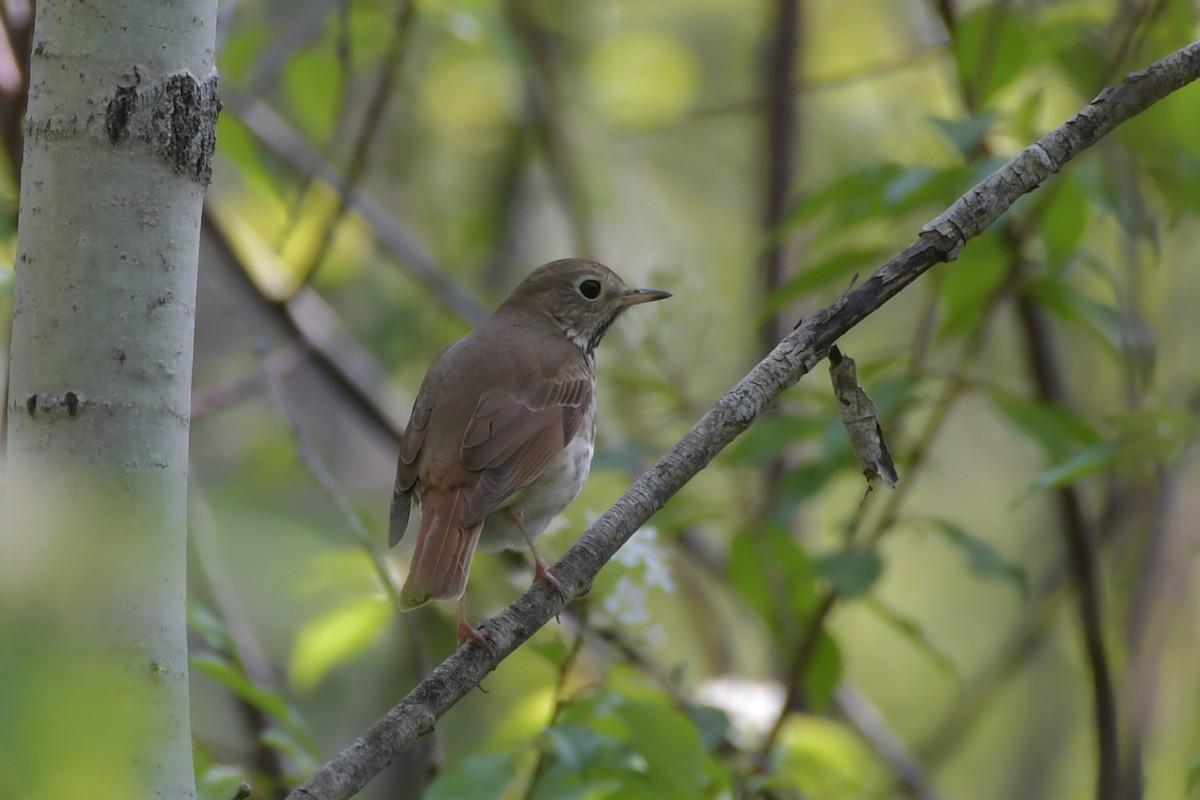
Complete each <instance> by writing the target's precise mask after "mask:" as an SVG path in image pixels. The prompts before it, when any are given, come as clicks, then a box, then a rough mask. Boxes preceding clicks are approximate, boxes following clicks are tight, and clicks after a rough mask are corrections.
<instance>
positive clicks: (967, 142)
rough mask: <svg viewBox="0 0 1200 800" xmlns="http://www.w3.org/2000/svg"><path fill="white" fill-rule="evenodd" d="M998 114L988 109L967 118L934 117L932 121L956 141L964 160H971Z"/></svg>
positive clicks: (956, 147)
mask: <svg viewBox="0 0 1200 800" xmlns="http://www.w3.org/2000/svg"><path fill="white" fill-rule="evenodd" d="M996 116H997V115H996V112H995V111H987V112H985V113H983V114H977V115H975V116H973V117H967V118H966V119H959V120H951V119H943V118H941V117H932V118H931V120H930V121H931V122H933V124H934V126H935V127H937V128H938V129H939V130H941V132H942V133H944V134H946V138H948V139H949V140H950V141H951V142H953V143H954V147H955V149H956V150H958V152H959V154H960V155H961V156H962V157H963V160H965V161H970V160H972V159H973V158H974V156H975V154H976V152H977V150H978V148H979V145H980V143H981V142H982V141H983V138H984V137H985V136H987V134H988V131H989V130H991V127H992V125H994V124H995V122H996Z"/></svg>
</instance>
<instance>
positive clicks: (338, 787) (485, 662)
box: [291, 42, 1200, 800]
mask: <svg viewBox="0 0 1200 800" xmlns="http://www.w3.org/2000/svg"><path fill="white" fill-rule="evenodd" d="M1197 77H1200V42H1194V43H1192V44H1191V45H1189V46H1187V47H1185V48H1183V49H1182V50H1180V51H1178V52H1176V53H1174V54H1172V55H1170V56H1168V57H1167V58H1165V59H1163V60H1162V61H1159V62H1157V63H1155V64H1153V65H1152V66H1150V67H1149V68H1147V69H1145V70H1143V71H1141V72H1137V73H1133V74H1131V75H1129V76H1127V77H1126V78H1125V80H1123V81H1122V82H1121V83H1120V84H1117V85H1115V86H1112V87H1109V88H1108V89H1105V90H1104V91H1103V92H1101V93H1100V95H1099V96H1097V97H1096V99H1095V100H1093V101H1092V102H1091V103H1090V104H1089V105H1088V106H1086V107H1085V108H1084V109H1083V110H1082V111H1080V112H1079V113H1078V114H1076V115H1075V116H1074V117H1073V118H1072V119H1070V120H1069V121H1068V122H1067V123H1066V124H1064V125H1063V126H1062V127H1060V128H1058V129H1056V130H1054V131H1052V132H1050V133H1049V134H1047V135H1046V136H1044V137H1042V138H1041V139H1040V140H1039V141H1038V142H1037V143H1035V144H1034V145H1031V146H1030V147H1028V148H1026V149H1025V150H1023V151H1022V152H1021V153H1019V154H1018V155H1017V156H1016V157H1014V158H1013V159H1012V160H1011V161H1009V162H1008V163H1007V164H1005V165H1004V166H1003V167H1001V168H1000V169H999V170H997V171H996V172H994V173H993V174H992V175H990V176H989V177H987V178H986V179H984V180H983V181H982V182H980V183H979V184H978V185H976V186H975V187H974V188H972V189H971V190H970V191H969V192H967V194H965V195H963V196H962V197H961V198H959V199H958V200H957V201H956V202H955V203H954V204H953V205H952V206H951V207H950V208H948V209H947V210H946V211H945V212H944V213H943V214H941V215H940V216H939V217H937V218H936V219H935V220H933V221H932V222H931V223H929V224H928V225H927V226H925V228H924V229H923V230H922V231H921V234H920V236H919V238H918V239H917V241H915V242H914V243H913V244H911V245H909V246H908V247H907V248H906V249H905V250H904V251H903V252H902V253H900V254H899V255H897V256H896V257H895V258H893V259H892V260H891V261H889V262H888V263H887V264H885V265H884V266H882V267H881V268H880V269H879V270H877V271H876V272H875V273H874V274H873V275H872V276H871V277H870V279H868V280H867V281H866V282H865V283H863V284H862V285H861V286H860V287H858V288H856V289H853V290H851V291H850V292H848V293H847V294H845V295H843V296H842V297H841V298H839V299H838V301H837V302H835V303H834V304H832V305H830V306H828V307H826V308H825V309H822V310H821V311H820V312H818V313H817V314H815V315H813V316H812V317H810V318H808V319H807V320H805V321H804V322H803V323H802V324H800V325H798V326H797V327H796V329H795V330H793V331H792V332H791V333H789V334H788V335H787V336H786V337H785V338H784V339H783V340H782V341H781V342H780V343H779V344H778V345H777V346H776V347H775V349H774V350H773V351H772V352H771V353H770V355H768V356H767V357H766V358H765V359H763V360H762V361H761V362H760V363H759V364H758V365H757V366H755V367H754V369H752V370H751V371H750V373H749V374H748V375H747V376H746V377H745V378H743V379H742V381H741V382H740V383H738V385H737V386H735V387H734V388H733V389H732V390H731V391H729V392H728V393H727V394H725V395H724V396H723V397H721V398H720V399H719V400H718V401H717V402H716V404H715V405H714V406H713V407H712V409H711V410H709V412H708V413H707V414H705V415H704V417H703V418H702V419H701V420H700V421H699V422H697V423H696V425H695V427H693V428H692V430H691V431H689V432H688V433H687V435H685V436H684V437H683V439H681V440H680V441H679V442H678V443H677V444H676V445H675V446H674V447H672V448H671V449H670V451H668V452H667V453H666V455H664V456H663V457H662V458H661V459H660V460H659V462H658V463H657V464H655V465H654V466H653V467H651V468H650V469H649V470H648V471H647V472H645V473H644V474H643V475H642V476H641V477H640V478H638V480H637V481H636V482H635V483H634V485H633V486H632V487H631V488H630V490H629V491H628V492H626V493H625V495H624V496H623V497H621V498H620V499H619V500H618V501H617V502H616V503H615V504H613V506H612V507H611V508H609V509H608V510H607V511H606V512H605V513H604V514H603V515H601V516H600V518H599V519H597V520H596V522H595V523H593V524H592V525H591V527H589V528H588V530H587V532H586V533H585V534H584V535H583V537H582V538H581V539H580V540H579V542H578V543H577V544H575V546H573V547H572V548H571V549H570V550H568V551H567V553H566V555H564V556H563V558H562V560H561V561H559V562H558V564H556V565H555V567H554V574H555V576H556V577H557V578H558V581H559V583H560V585H561V589H562V595H560V594H559V593H558V592H556V591H555V590H553V589H551V588H550V587H549V586H547V585H545V584H542V583H538V584H536V585H534V586H533V587H531V588H530V589H529V590H528V591H526V593H525V594H524V595H522V596H521V597H520V598H519V599H518V600H517V601H516V602H515V603H513V604H512V605H511V606H509V607H508V608H507V609H505V610H504V611H503V612H501V613H500V614H498V615H496V616H495V617H493V618H491V619H490V620H488V621H487V623H485V626H484V629H483V630H484V634H485V635H486V636H487V638H488V640H489V642H490V643H491V645H492V650H491V652H486V651H485V650H484V649H483V648H479V647H472V646H470V645H469V644H468V645H466V646H463V647H460V648H459V649H458V650H457V651H455V653H454V654H452V655H451V656H450V657H449V658H448V659H446V660H445V661H444V662H442V664H441V665H440V666H438V667H437V669H435V670H434V671H433V672H432V673H431V674H430V675H429V676H428V677H427V678H425V680H423V681H421V683H420V684H419V685H418V686H417V687H416V688H415V689H413V691H412V692H410V693H409V695H408V696H407V697H405V698H404V699H403V700H401V701H400V702H399V703H398V704H397V705H396V706H395V707H393V708H392V710H391V711H389V712H388V713H387V715H386V716H384V717H383V719H381V720H379V721H378V722H377V723H375V724H374V725H373V726H371V728H370V729H368V730H367V731H366V732H365V733H364V734H363V735H362V736H361V737H359V738H358V739H357V740H356V741H355V742H354V743H353V744H351V745H350V746H349V747H348V748H346V750H344V751H343V752H342V753H340V754H339V755H338V756H336V757H335V758H334V759H333V760H332V761H330V762H329V763H328V764H326V765H325V766H323V767H322V768H321V769H319V770H318V771H317V772H316V773H315V774H314V775H313V776H312V777H311V778H310V779H309V780H308V781H307V782H306V783H305V784H304V785H303V786H301V787H300V788H298V789H297V790H296V791H295V792H293V794H292V795H291V797H293V798H295V799H296V800H301V799H302V798H321V800H333V798H338V799H339V800H344V798H348V797H350V796H351V795H353V794H354V793H355V792H357V791H358V790H360V789H361V788H362V787H363V786H364V785H365V784H366V783H367V781H369V780H370V779H371V778H372V777H373V776H374V775H376V774H377V773H378V772H379V771H380V770H381V769H383V767H384V766H386V765H387V764H388V763H389V762H390V761H391V760H392V759H393V758H395V757H396V755H397V754H398V753H399V752H400V751H402V750H403V749H405V748H407V747H409V746H411V745H412V744H413V742H415V741H416V740H417V739H418V738H419V737H421V736H423V735H425V734H426V733H428V732H430V731H431V730H432V729H433V726H434V724H435V723H436V721H437V720H438V718H440V717H441V716H442V715H443V714H445V713H446V712H447V711H448V710H449V709H450V708H451V707H452V706H453V705H454V704H455V703H457V702H458V701H459V700H460V699H461V698H462V697H463V696H465V695H466V694H467V692H469V691H470V690H471V688H472V687H474V686H475V685H476V684H477V683H478V682H479V681H480V680H482V679H483V678H484V677H486V675H487V674H488V673H489V672H490V671H491V670H492V669H494V668H495V667H496V665H497V664H498V663H499V662H500V661H501V660H502V659H503V658H504V657H505V656H507V655H508V654H509V653H511V652H512V651H513V650H515V649H516V648H517V647H518V646H520V645H521V643H523V642H524V641H525V640H526V639H528V638H529V637H530V636H532V635H533V634H534V632H535V631H537V630H538V629H539V628H540V627H541V626H543V625H545V624H546V623H547V622H548V621H549V620H550V619H552V618H553V617H554V615H555V614H556V613H558V612H559V611H560V610H561V609H562V607H563V605H564V602H565V601H569V600H570V599H573V598H574V597H577V596H578V595H579V594H581V593H582V592H584V591H586V590H587V589H588V588H589V587H590V586H591V584H592V580H593V579H594V577H595V575H596V574H597V573H598V572H599V570H600V568H601V567H603V566H604V564H605V563H606V562H607V561H608V560H609V559H610V558H612V556H613V555H614V554H615V553H616V551H617V549H618V548H620V546H621V545H622V544H624V543H625V541H626V540H627V539H628V538H629V537H630V536H632V535H633V533H634V532H635V531H636V530H637V529H638V528H639V527H640V526H641V525H642V524H644V523H645V522H646V521H647V520H648V519H649V518H650V516H651V515H652V514H654V512H656V511H657V510H658V509H660V508H662V506H663V505H664V504H665V503H666V502H667V500H669V499H670V498H671V497H672V496H674V495H675V493H676V492H678V491H679V490H680V489H681V488H682V487H683V486H684V484H686V483H687V482H688V481H689V480H691V479H692V478H693V477H694V476H695V475H696V474H697V473H698V472H700V470H702V469H704V468H705V467H706V466H708V464H709V463H710V462H711V461H712V460H713V458H715V457H716V455H717V454H718V453H719V452H720V451H721V450H722V449H724V448H725V447H726V446H727V445H728V444H729V443H730V442H732V441H733V440H734V438H736V437H737V436H738V435H739V434H740V433H742V431H744V430H746V428H748V427H749V426H750V425H751V423H753V422H754V420H755V419H756V418H757V417H758V416H759V415H760V414H762V413H763V411H765V410H766V409H767V408H768V406H769V405H770V404H771V403H772V402H773V401H774V400H775V399H776V398H777V397H778V396H779V395H780V394H781V393H782V392H783V391H784V390H785V389H787V388H789V387H791V386H793V385H794V384H795V383H796V382H797V381H798V380H800V378H802V377H803V376H804V375H805V374H807V373H808V372H809V371H810V370H811V369H812V367H813V366H814V365H815V364H816V363H817V362H818V361H820V360H821V359H822V358H823V357H824V356H825V355H826V354H827V353H828V351H829V348H830V347H831V346H832V345H833V344H834V343H835V342H836V341H837V340H838V339H839V338H840V337H841V336H843V335H844V334H845V333H846V332H847V331H849V330H850V329H851V328H853V327H854V326H855V325H857V324H858V323H859V322H861V321H862V320H864V319H865V318H866V317H867V316H869V315H870V314H871V313H873V312H874V311H875V310H876V309H878V308H879V307H880V306H882V305H883V304H884V303H885V302H887V300H889V299H890V298H892V297H894V296H895V295H896V294H897V293H898V292H899V291H900V290H901V289H903V288H904V287H905V286H907V285H908V284H910V283H912V282H913V281H914V280H916V279H917V278H918V277H920V276H921V275H922V274H923V273H924V272H925V271H926V270H928V269H929V268H930V267H931V266H933V265H934V264H936V263H938V262H941V261H950V260H953V259H954V258H956V257H957V256H958V254H959V253H960V252H961V251H962V248H963V246H964V245H965V244H966V242H967V241H968V240H970V239H971V238H973V237H975V236H978V235H979V234H980V233H982V232H983V231H984V230H986V229H987V228H988V226H990V225H991V224H993V223H994V222H995V221H996V220H997V219H998V218H999V217H1000V215H1001V214H1002V213H1004V211H1005V210H1007V209H1008V208H1009V206H1011V205H1012V203H1013V202H1014V201H1015V200H1016V199H1017V198H1019V197H1020V196H1022V195H1024V194H1027V193H1028V192H1030V191H1032V190H1033V189H1035V188H1037V187H1038V186H1039V185H1041V183H1042V182H1043V181H1045V180H1046V179H1047V178H1049V177H1050V176H1051V175H1053V174H1054V173H1055V172H1057V171H1058V170H1059V169H1061V168H1062V167H1063V166H1064V165H1065V164H1066V163H1067V162H1069V161H1070V160H1071V159H1073V158H1074V157H1075V156H1077V155H1079V154H1080V153H1081V152H1083V151H1084V150H1086V149H1087V148H1089V147H1091V146H1092V145H1094V144H1096V142H1098V141H1100V139H1102V138H1103V137H1104V136H1105V135H1106V134H1108V133H1109V132H1110V131H1111V130H1112V129H1113V128H1115V127H1116V126H1117V125H1118V124H1120V123H1121V122H1123V121H1125V120H1127V119H1129V118H1130V117H1133V116H1134V115H1136V114H1138V113H1139V112H1141V111H1144V110H1145V109H1146V108H1149V107H1150V106H1151V105H1153V104H1154V103H1155V102H1157V101H1158V100H1161V99H1162V98H1164V97H1166V96H1167V95H1169V94H1170V93H1171V92H1173V91H1175V90H1177V89H1179V88H1180V87H1182V86H1184V85H1186V84H1188V83H1190V82H1191V81H1194V80H1196V79H1197Z"/></svg>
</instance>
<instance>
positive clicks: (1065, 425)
mask: <svg viewBox="0 0 1200 800" xmlns="http://www.w3.org/2000/svg"><path fill="white" fill-rule="evenodd" d="M990 396H991V400H992V402H993V403H995V405H996V408H997V409H998V410H999V411H1000V413H1002V414H1003V415H1004V416H1005V418H1006V419H1008V421H1009V422H1010V423H1011V424H1012V425H1013V427H1015V428H1016V429H1017V430H1018V431H1020V432H1021V433H1022V434H1023V435H1025V436H1026V437H1028V438H1029V439H1030V440H1032V441H1033V442H1035V443H1036V444H1037V445H1038V446H1039V447H1041V448H1042V450H1043V451H1044V452H1045V453H1046V456H1047V457H1048V458H1049V459H1050V460H1051V461H1061V460H1062V459H1064V458H1066V457H1067V455H1068V454H1069V453H1071V452H1072V451H1073V450H1075V449H1076V448H1077V447H1079V446H1080V445H1094V444H1098V443H1100V442H1102V441H1103V440H1104V436H1103V434H1101V433H1100V431H1099V430H1097V429H1096V428H1095V427H1093V426H1092V425H1091V424H1090V423H1088V422H1087V421H1086V420H1084V419H1083V417H1081V416H1080V415H1079V414H1077V413H1076V412H1075V411H1073V410H1072V409H1069V408H1065V407H1064V406H1060V405H1058V404H1057V403H1050V402H1047V401H1045V400H1038V399H1032V398H1026V397H1020V396H1018V395H1015V394H1012V393H1010V392H1007V391H1005V390H1003V389H999V388H996V389H993V390H992V392H991V395H990Z"/></svg>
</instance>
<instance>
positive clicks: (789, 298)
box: [760, 246, 893, 319]
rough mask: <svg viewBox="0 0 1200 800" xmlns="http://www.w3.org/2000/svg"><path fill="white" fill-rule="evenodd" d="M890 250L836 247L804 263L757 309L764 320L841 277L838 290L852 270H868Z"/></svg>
mask: <svg viewBox="0 0 1200 800" xmlns="http://www.w3.org/2000/svg"><path fill="white" fill-rule="evenodd" d="M892 252H893V251H892V250H891V249H889V248H886V247H854V246H850V247H848V248H846V249H840V250H835V251H834V252H832V253H830V254H828V255H825V256H823V257H822V258H821V259H820V260H816V261H809V262H806V263H805V264H804V271H803V272H801V273H800V274H799V275H798V276H796V278H795V279H793V280H792V281H790V282H789V283H787V284H786V285H785V286H781V287H780V288H779V289H777V290H775V291H774V292H772V293H771V296H770V297H768V298H767V301H766V303H764V304H763V308H762V310H761V311H760V315H761V317H762V318H763V319H767V318H769V317H772V316H774V315H775V314H777V313H778V312H779V310H780V309H782V308H783V307H785V306H787V305H788V304H790V303H794V302H795V301H796V300H798V299H800V298H803V297H805V296H807V295H808V294H810V293H812V292H813V291H815V290H817V289H820V288H822V287H824V286H825V285H827V284H829V283H832V282H833V281H835V280H837V279H838V278H844V279H845V281H843V285H841V286H839V287H838V288H839V289H844V288H846V286H847V285H849V278H850V276H851V275H852V274H853V273H856V272H857V273H860V274H862V273H870V272H873V271H874V270H875V268H876V267H878V266H879V265H880V264H882V263H883V262H884V261H885V260H886V259H887V257H888V256H889V255H891V253H892Z"/></svg>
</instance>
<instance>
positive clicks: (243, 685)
mask: <svg viewBox="0 0 1200 800" xmlns="http://www.w3.org/2000/svg"><path fill="white" fill-rule="evenodd" d="M188 663H189V664H190V665H191V668H192V671H193V672H194V673H198V674H201V675H207V676H208V677H210V678H212V679H213V680H215V681H216V682H217V683H220V684H221V685H222V686H224V687H225V688H226V689H228V690H229V691H230V692H232V693H233V694H234V695H236V696H237V697H239V698H240V699H242V700H244V701H245V702H247V703H249V704H250V705H252V706H254V707H255V708H257V709H258V710H259V711H262V712H263V713H264V714H266V715H267V716H269V717H272V718H273V719H276V720H278V721H279V722H281V723H282V724H283V725H284V727H285V728H286V729H287V730H288V731H289V732H290V733H291V734H292V736H294V737H295V739H296V741H298V742H299V743H300V744H301V745H302V747H303V748H304V749H305V750H306V751H307V752H309V753H311V754H315V753H316V752H317V743H316V740H315V739H314V738H313V736H312V733H311V732H310V731H309V729H308V724H307V723H306V722H305V721H304V718H303V717H302V716H301V715H300V712H299V710H298V709H296V708H295V706H293V705H292V704H291V703H289V702H288V701H287V699H286V698H284V697H283V695H281V694H279V693H278V692H276V691H274V690H272V689H269V688H267V687H264V686H260V685H258V684H257V683H254V682H253V681H252V680H250V678H249V677H247V676H246V674H245V673H244V672H242V670H241V669H240V668H238V667H235V666H234V665H233V664H231V663H230V662H229V661H227V660H226V659H225V658H224V657H222V656H219V655H217V654H215V653H198V654H197V655H194V656H192V657H191V658H190V659H188Z"/></svg>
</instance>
